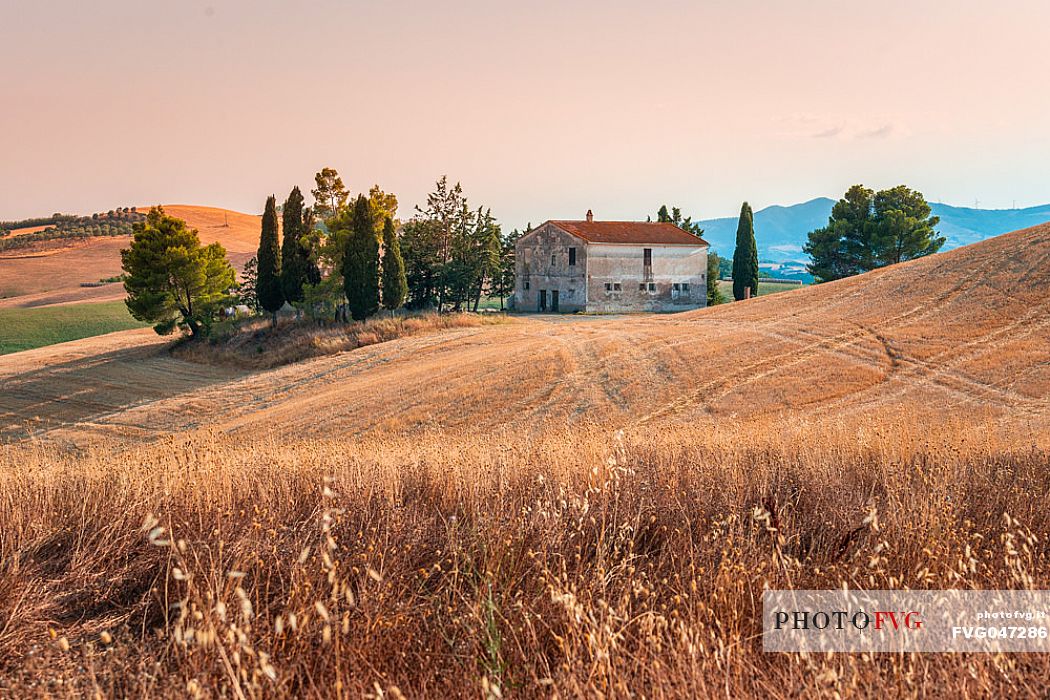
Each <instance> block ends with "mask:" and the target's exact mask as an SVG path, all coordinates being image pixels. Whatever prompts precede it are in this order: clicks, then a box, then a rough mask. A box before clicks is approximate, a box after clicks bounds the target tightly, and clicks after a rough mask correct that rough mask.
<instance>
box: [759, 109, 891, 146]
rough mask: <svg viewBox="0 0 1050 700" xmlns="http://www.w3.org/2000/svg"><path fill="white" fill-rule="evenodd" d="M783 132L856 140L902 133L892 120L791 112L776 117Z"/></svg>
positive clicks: (804, 135)
mask: <svg viewBox="0 0 1050 700" xmlns="http://www.w3.org/2000/svg"><path fill="white" fill-rule="evenodd" d="M777 121H778V122H779V123H780V124H781V128H783V129H784V130H785V135H786V136H790V137H793V138H799V137H804V138H810V139H823V140H842V141H860V140H877V139H886V138H889V137H891V136H901V135H906V133H907V130H906V129H903V128H902V127H901V125H900V124H898V123H897V122H896V121H891V120H886V121H882V122H873V121H869V120H866V119H854V118H850V117H847V116H844V115H841V114H838V115H836V114H827V115H821V114H805V113H803V114H791V115H784V116H781V117H778V118H777Z"/></svg>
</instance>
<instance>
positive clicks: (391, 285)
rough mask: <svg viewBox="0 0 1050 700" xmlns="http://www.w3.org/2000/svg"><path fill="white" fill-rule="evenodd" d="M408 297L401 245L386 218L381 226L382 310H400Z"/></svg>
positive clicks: (389, 221)
mask: <svg viewBox="0 0 1050 700" xmlns="http://www.w3.org/2000/svg"><path fill="white" fill-rule="evenodd" d="M407 296H408V279H407V278H406V277H405V261H404V260H403V259H402V258H401V243H400V242H399V241H398V240H397V231H395V230H394V221H393V220H392V219H391V218H390V217H389V216H388V217H386V222H385V223H384V224H383V308H385V309H387V310H389V311H393V310H395V309H400V308H401V307H402V306H403V305H404V303H405V297H407Z"/></svg>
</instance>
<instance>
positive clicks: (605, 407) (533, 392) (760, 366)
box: [0, 226, 1050, 444]
mask: <svg viewBox="0 0 1050 700" xmlns="http://www.w3.org/2000/svg"><path fill="white" fill-rule="evenodd" d="M163 348H164V342H163V341H162V340H160V339H158V338H156V337H155V336H151V335H150V334H149V332H142V331H131V332H128V333H125V334H117V335H111V336H103V337H102V338H99V339H87V340H84V341H79V342H75V343H68V344H64V345H60V346H55V347H52V348H42V349H40V350H35V351H30V352H25V353H19V354H18V355H14V356H9V357H8V358H3V359H0V380H2V381H3V382H4V384H5V387H6V391H5V392H4V395H3V396H2V397H0V425H4V426H6V428H5V431H6V432H7V433H8V435H13V434H20V430H21V428H20V427H19V426H24V425H26V424H27V422H28V424H31V425H33V428H32V431H31V432H32V433H33V434H35V435H37V436H45V435H46V436H50V437H52V438H55V439H60V440H71V441H74V442H77V443H78V444H80V443H82V442H83V441H84V440H87V439H94V438H101V437H105V436H111V437H121V438H122V439H130V438H135V439H150V438H154V437H159V436H163V435H165V434H169V433H173V432H183V431H186V430H190V429H192V428H193V427H194V426H199V425H208V426H210V428H211V429H214V430H218V431H222V432H231V433H241V432H246V433H254V432H257V431H259V430H261V429H262V428H263V427H264V426H266V429H268V430H278V431H282V432H290V433H295V434H296V435H309V434H318V435H323V434H332V433H333V432H336V433H339V434H354V435H359V434H365V433H376V432H380V433H388V432H394V433H404V432H406V431H407V432H410V433H411V432H415V431H418V430H421V429H438V430H447V431H464V430H469V431H474V430H479V429H480V430H484V429H494V428H497V427H501V428H509V429H513V430H517V431H520V432H521V433H522V434H532V433H536V432H542V431H544V430H546V429H547V428H549V427H550V426H554V425H566V424H569V425H571V424H590V423H594V424H601V425H602V426H604V427H607V428H608V427H617V426H619V427H624V428H636V429H637V428H639V427H644V426H653V427H654V428H655V427H657V426H669V425H679V426H683V425H684V426H692V427H696V426H709V427H711V428H713V427H715V426H717V425H719V424H721V423H723V422H725V421H734V422H740V421H745V422H746V421H762V420H768V419H771V418H773V417H777V416H781V415H790V416H792V419H793V420H796V421H826V420H833V421H843V420H848V421H849V422H850V423H851V424H853V423H856V424H857V425H865V424H870V423H872V422H880V421H881V422H885V423H892V422H893V421H895V420H897V419H898V418H899V415H900V412H901V411H902V410H903V409H902V407H905V406H908V407H911V409H910V410H918V409H917V407H921V410H922V411H923V412H924V413H925V416H924V420H933V421H934V422H937V421H945V422H952V423H959V424H965V425H968V426H970V428H971V429H980V430H982V431H985V432H986V433H988V434H994V435H996V436H998V437H1001V439H1002V440H1004V441H1016V440H1020V441H1021V442H1022V443H1026V442H1030V441H1033V440H1043V441H1044V442H1045V441H1047V440H1050V437H1048V436H1050V430H1042V432H1040V430H1038V429H1037V428H1050V398H1048V397H1050V226H1041V227H1036V228H1031V229H1026V230H1023V231H1018V232H1015V233H1011V234H1007V235H1004V236H1000V237H996V238H992V239H989V240H987V241H984V242H981V243H978V244H974V245H971V246H967V247H964V248H959V249H956V250H953V251H950V252H947V253H942V254H939V255H936V256H931V257H929V258H925V259H921V260H916V261H912V262H909V263H904V264H901V265H896V266H892V267H889V268H884V269H881V270H877V271H874V272H871V273H868V274H865V275H861V276H857V277H854V278H850V279H846V280H841V281H838V282H834V283H829V284H825V285H819V286H817V287H810V288H805V289H800V290H799V291H794V292H786V293H783V294H778V295H773V296H769V297H762V298H758V299H755V300H752V301H749V302H745V303H737V304H730V305H725V306H720V307H715V308H711V309H705V310H701V311H697V312H692V313H685V314H678V315H670V316H632V317H627V318H604V317H590V318H578V317H576V318H574V317H556V318H553V319H540V318H530V317H521V318H520V319H519V320H517V321H516V322H513V323H509V324H503V325H501V326H495V327H485V328H472V329H460V330H455V331H450V332H447V333H438V334H434V335H428V336H422V337H414V338H405V339H402V340H398V341H393V342H390V343H385V344H382V345H376V346H372V347H369V348H363V349H360V350H357V351H353V352H348V353H343V354H339V355H334V356H330V357H325V358H320V359H316V360H312V361H307V362H303V363H300V364H297V365H293V366H288V367H283V368H280V369H276V370H272V371H266V372H260V373H255V374H244V373H242V372H232V371H228V370H223V369H218V368H208V367H201V366H196V365H193V364H190V363H187V362H183V361H180V360H176V359H173V358H172V357H170V356H169V355H168V354H167V353H166V352H165V351H164V349H163ZM64 396H75V397H76V399H75V400H70V401H67V400H63V399H62V397H64ZM365 397H367V400H363V399H364V398H365ZM44 407H47V410H46V411H45V410H44ZM42 413H44V414H45V415H41V414H42ZM1039 435H1042V438H1039V437H1038V436H1039Z"/></svg>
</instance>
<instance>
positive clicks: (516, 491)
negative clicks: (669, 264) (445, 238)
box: [0, 421, 1050, 698]
mask: <svg viewBox="0 0 1050 700" xmlns="http://www.w3.org/2000/svg"><path fill="white" fill-rule="evenodd" d="M752 427H753V426H752ZM756 436H757V437H756ZM1048 468H1050V455H1048V454H1046V453H1044V452H1041V451H1038V450H1036V449H1034V448H1033V449H1022V450H1015V449H1009V448H1007V447H1006V446H1004V445H999V444H996V443H995V441H994V440H991V439H986V440H983V441H982V440H981V439H980V438H979V437H973V438H968V439H965V440H964V439H960V437H959V436H958V435H957V434H955V433H953V432H952V431H951V430H948V429H944V430H943V431H939V430H938V429H935V428H930V427H929V426H927V427H926V428H925V429H919V428H909V427H908V426H907V424H905V423H902V425H900V426H884V427H881V428H870V429H860V430H858V429H857V427H856V426H845V425H844V426H841V427H837V428H836V427H834V426H831V427H829V426H827V425H824V426H821V428H820V429H819V431H818V430H816V429H815V428H812V429H811V428H807V427H805V426H799V425H798V424H794V423H789V422H786V421H785V422H783V423H770V424H768V425H767V426H766V429H765V430H762V431H758V432H755V431H753V430H752V431H743V430H740V431H738V430H736V429H734V428H732V427H727V428H725V429H724V430H721V431H718V432H717V433H713V434H709V435H704V434H698V432H697V431H695V430H693V429H690V428H688V427H682V428H678V429H667V430H662V431H660V432H659V433H643V432H637V433H628V434H626V435H623V434H613V435H610V434H609V433H608V432H605V431H602V430H599V429H597V428H592V429H578V430H573V431H568V430H566V432H564V433H562V434H557V435H553V434H548V435H546V436H543V437H538V438H523V437H520V436H518V435H513V434H509V433H508V434H501V435H489V436H462V435H449V434H446V433H433V434H424V435H416V436H413V437H408V436H405V437H398V436H385V437H382V438H380V437H376V438H370V439H364V440H351V439H346V440H340V441H330V442H324V443H300V444H292V445H285V444H281V443H279V442H278V441H276V440H275V439H269V438H260V439H258V440H255V441H250V442H247V443H246V442H245V441H243V440H239V441H233V440H231V439H228V438H226V437H222V436H217V435H210V434H207V433H201V434H195V435H192V436H189V437H186V438H173V439H169V440H167V441H165V442H162V443H159V444H155V445H151V446H146V447H142V448H134V449H116V447H115V446H114V448H112V449H103V448H99V449H94V450H92V451H90V452H86V453H84V454H80V455H69V454H65V453H60V452H57V451H55V450H53V449H51V448H48V447H46V446H42V445H29V444H23V445H15V446H8V447H6V448H3V452H2V453H0V561H2V564H0V695H12V696H23V695H58V696H68V695H88V696H91V695H92V694H93V693H98V694H100V695H102V696H117V697H125V696H147V695H148V696H173V697H186V696H189V697H236V698H242V697H243V698H253V697H254V698H261V697H293V696H294V697H362V696H366V697H380V696H383V697H394V698H397V697H402V696H404V697H440V696H443V695H444V696H454V697H479V696H480V697H490V698H492V697H494V698H498V697H501V696H502V697H509V696H517V697H534V696H555V695H557V696H561V697H566V696H582V697H608V696H625V695H645V696H647V697H672V696H675V697H707V696H723V697H724V696H730V697H741V696H766V697H821V696H825V697H867V696H870V695H873V694H879V695H889V696H899V697H916V696H940V697H949V696H950V697H987V696H991V695H1008V696H1010V697H1038V696H1041V695H1042V694H1043V693H1045V678H1046V677H1047V675H1048V673H1050V663H1048V662H1047V660H1046V658H1045V657H1043V656H1038V655H1006V656H991V655H984V656H980V655H900V656H895V655H866V656H865V655H837V656H836V655H833V656H826V657H805V658H804V657H800V656H795V655H767V654H764V653H762V651H761V641H760V639H759V637H758V635H759V631H760V612H761V592H762V590H763V589H764V588H766V587H789V586H791V587H802V588H806V587H811V588H832V587H839V586H842V585H844V584H845V585H849V586H853V587H861V588H903V587H910V588H939V587H960V588H1040V587H1046V586H1047V584H1048V583H1050V580H1048V579H1050V570H1048V568H1047V564H1048V563H1050V562H1048V556H1047V555H1048V551H1047V545H1046V538H1045V537H1044V535H1045V533H1047V532H1048V529H1050V513H1048V512H1047V509H1046V508H1045V506H1044V502H1045V501H1044V498H1045V494H1046V492H1047V489H1048V487H1050V476H1048Z"/></svg>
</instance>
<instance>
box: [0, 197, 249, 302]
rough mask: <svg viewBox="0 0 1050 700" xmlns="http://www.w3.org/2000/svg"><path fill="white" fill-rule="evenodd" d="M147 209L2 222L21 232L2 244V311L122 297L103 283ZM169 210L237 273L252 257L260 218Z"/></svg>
mask: <svg viewBox="0 0 1050 700" xmlns="http://www.w3.org/2000/svg"><path fill="white" fill-rule="evenodd" d="M148 209H149V208H148V207H136V208H134V211H132V209H131V208H129V209H128V211H127V212H124V211H123V210H121V211H120V213H119V214H118V213H117V212H116V211H114V212H113V215H112V217H111V216H110V214H109V213H106V214H99V215H96V217H91V216H88V217H80V216H66V215H56V216H55V217H45V218H44V219H39V220H27V221H20V222H5V225H8V226H12V227H14V226H15V225H16V224H17V225H18V226H20V228H12V230H11V231H10V233H8V234H7V235H6V236H3V237H2V238H0V308H9V307H15V306H20V307H30V306H45V305H53V304H68V303H72V302H82V301H95V302H100V301H116V300H118V299H122V298H123V297H124V289H123V286H122V285H121V284H119V282H114V281H110V282H104V280H115V279H116V278H117V277H118V276H119V275H120V274H121V268H120V251H121V249H122V248H126V247H127V246H128V245H129V244H130V242H131V226H132V224H133V223H134V222H135V221H138V220H140V219H141V218H142V213H143V212H145V211H148ZM165 211H169V212H170V213H172V214H173V215H174V216H178V217H179V218H181V219H184V220H185V221H186V222H187V224H188V225H189V226H190V228H196V229H197V230H198V232H199V234H200V237H201V241H202V242H203V243H204V244H208V243H213V242H216V241H217V242H219V243H221V244H222V245H223V246H224V247H225V248H226V251H227V254H228V257H229V259H230V261H231V262H232V263H233V264H234V266H235V267H236V268H237V269H238V270H239V269H241V268H242V267H243V266H244V263H245V262H247V260H248V259H249V258H250V257H251V256H252V255H254V253H255V247H256V246H257V245H258V242H259V217H258V216H255V215H252V214H242V213H240V212H235V211H230V210H227V209H219V208H215V207H202V206H191V205H182V204H171V205H165ZM56 217H58V218H56ZM40 221H42V222H44V223H38V222H40ZM22 224H32V225H27V226H22ZM96 229H97V232H96Z"/></svg>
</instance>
